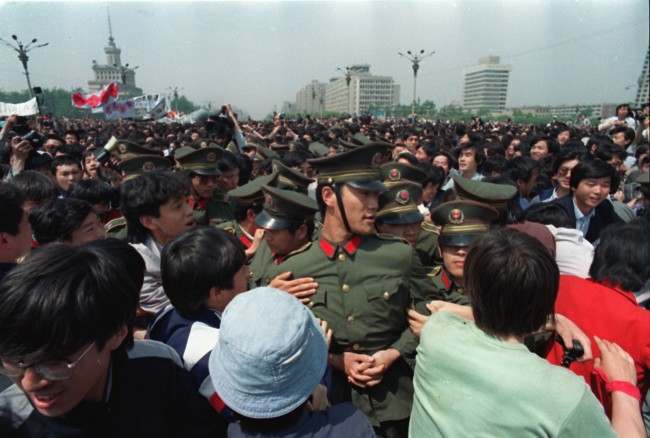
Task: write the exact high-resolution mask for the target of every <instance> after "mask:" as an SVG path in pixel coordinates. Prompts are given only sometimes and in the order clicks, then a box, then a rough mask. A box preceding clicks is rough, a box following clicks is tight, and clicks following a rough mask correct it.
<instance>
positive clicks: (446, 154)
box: [431, 150, 458, 169]
mask: <svg viewBox="0 0 650 438" xmlns="http://www.w3.org/2000/svg"><path fill="white" fill-rule="evenodd" d="M438 155H441V156H443V157H446V158H447V162H448V163H449V168H450V169H451V168H452V167H456V166H457V165H458V163H457V162H456V158H454V156H453V155H452V154H450V153H449V152H448V151H443V150H439V151H438V152H436V153H435V155H434V156H433V157H432V158H431V163H432V164H433V160H435V158H436V157H437V156H438Z"/></svg>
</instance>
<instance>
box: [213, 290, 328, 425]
mask: <svg viewBox="0 0 650 438" xmlns="http://www.w3.org/2000/svg"><path fill="white" fill-rule="evenodd" d="M208 367H209V370H210V379H211V380H212V384H213V385H214V388H215V391H216V392H217V394H219V397H220V398H221V399H222V400H223V401H224V403H225V404H226V405H227V406H228V407H229V408H230V409H232V410H233V411H235V412H237V413H239V414H240V415H243V416H245V417H248V418H256V419H267V418H277V417H281V416H282V415H285V414H288V413H289V412H291V411H293V410H295V409H297V408H298V407H300V405H302V404H303V403H305V401H307V399H308V398H309V396H310V395H311V393H312V392H313V390H314V388H315V387H316V386H317V385H318V383H319V382H320V380H321V378H322V377H323V374H324V373H325V369H326V367H327V344H326V342H325V337H324V335H323V333H322V330H321V329H320V327H319V325H318V322H317V321H316V318H314V316H313V315H312V313H311V312H310V311H309V309H308V308H307V307H305V306H304V305H303V304H302V303H301V302H300V301H299V300H298V299H296V298H295V297H293V296H291V295H289V294H288V293H286V292H282V291H280V290H278V289H274V288H270V287H259V288H256V289H253V290H251V291H249V292H246V293H243V294H239V295H237V296H236V297H235V298H234V299H233V300H232V301H231V302H230V303H229V304H228V307H227V308H226V310H225V312H224V313H223V316H222V319H221V328H220V330H219V341H218V342H217V345H216V346H215V347H214V350H212V353H211V354H210V361H209V364H208Z"/></svg>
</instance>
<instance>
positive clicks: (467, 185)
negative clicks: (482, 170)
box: [452, 175, 518, 223]
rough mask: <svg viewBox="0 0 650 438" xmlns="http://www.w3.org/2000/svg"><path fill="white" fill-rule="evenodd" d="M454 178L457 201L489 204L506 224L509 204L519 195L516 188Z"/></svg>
mask: <svg viewBox="0 0 650 438" xmlns="http://www.w3.org/2000/svg"><path fill="white" fill-rule="evenodd" d="M452 178H453V180H454V191H455V192H456V199H463V200H468V201H476V202H482V203H484V204H488V205H490V206H492V207H494V208H496V209H497V210H498V211H499V218H500V221H501V222H502V223H505V221H506V218H507V217H508V202H509V201H510V200H511V199H513V198H514V197H515V196H516V195H517V193H518V192H517V188H516V187H515V186H511V185H509V184H493V183H487V182H483V181H474V180H471V179H467V178H464V177H462V176H460V175H454V176H452Z"/></svg>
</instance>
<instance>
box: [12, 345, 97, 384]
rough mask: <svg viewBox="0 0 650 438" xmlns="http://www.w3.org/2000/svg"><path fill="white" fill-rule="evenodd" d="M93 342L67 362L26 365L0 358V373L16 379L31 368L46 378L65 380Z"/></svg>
mask: <svg viewBox="0 0 650 438" xmlns="http://www.w3.org/2000/svg"><path fill="white" fill-rule="evenodd" d="M93 345H95V344H92V343H91V344H90V345H88V347H86V349H85V350H84V351H83V353H81V355H80V356H79V357H78V358H77V360H75V361H74V362H67V361H65V360H55V361H48V362H43V363H37V364H31V365H26V364H25V363H23V362H18V363H13V362H11V361H7V360H5V359H0V374H4V375H5V376H7V377H11V378H12V379H16V378H19V377H22V376H23V375H24V374H25V371H26V370H27V369H28V368H33V370H34V372H35V373H36V374H38V375H39V376H42V377H43V378H45V379H46V380H67V379H69V378H70V377H72V373H73V371H74V369H75V367H76V366H77V365H78V364H79V362H81V359H83V358H84V356H86V354H88V352H89V351H90V349H91V348H92V347H93Z"/></svg>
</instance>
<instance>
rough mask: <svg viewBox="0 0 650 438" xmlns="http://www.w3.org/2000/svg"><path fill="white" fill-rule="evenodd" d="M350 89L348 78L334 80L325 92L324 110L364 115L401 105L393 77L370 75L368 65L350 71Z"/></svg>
mask: <svg viewBox="0 0 650 438" xmlns="http://www.w3.org/2000/svg"><path fill="white" fill-rule="evenodd" d="M349 72H350V85H349V87H348V84H347V82H346V78H345V76H342V77H337V78H332V79H330V82H329V83H328V84H327V87H326V91H325V110H326V111H331V112H338V113H351V114H361V113H365V112H367V111H368V110H369V109H371V108H383V109H388V108H390V107H392V106H394V105H397V104H398V103H399V91H400V88H399V85H398V84H396V83H395V81H394V80H393V78H392V77H390V76H375V75H372V74H370V66H369V65H368V64H360V65H353V66H351V67H350V69H349Z"/></svg>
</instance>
